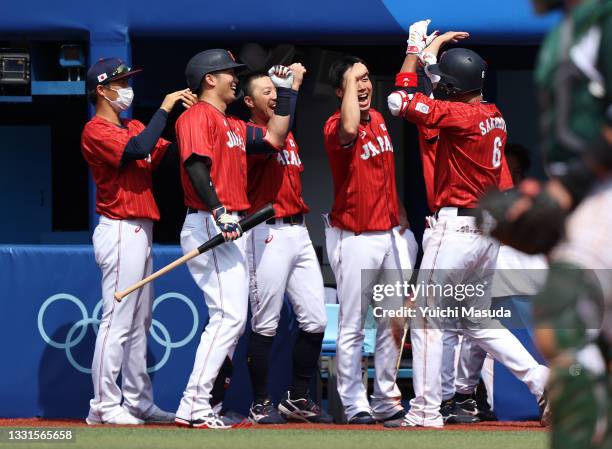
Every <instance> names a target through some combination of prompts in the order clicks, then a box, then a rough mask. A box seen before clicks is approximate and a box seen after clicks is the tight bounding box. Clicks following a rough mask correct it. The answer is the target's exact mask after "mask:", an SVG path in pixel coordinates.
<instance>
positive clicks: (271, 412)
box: [249, 399, 287, 424]
mask: <svg viewBox="0 0 612 449" xmlns="http://www.w3.org/2000/svg"><path fill="white" fill-rule="evenodd" d="M249 421H251V422H252V423H253V424H287V420H286V419H285V418H284V417H283V416H282V415H281V414H280V413H279V412H278V410H277V409H276V407H275V406H274V404H273V403H272V401H270V399H266V400H265V401H264V402H260V403H255V402H254V403H253V404H251V408H250V409H249Z"/></svg>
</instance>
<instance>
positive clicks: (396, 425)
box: [383, 413, 418, 429]
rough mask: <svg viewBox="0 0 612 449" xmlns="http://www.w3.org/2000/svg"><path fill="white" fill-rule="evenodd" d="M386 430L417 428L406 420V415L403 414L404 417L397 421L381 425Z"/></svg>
mask: <svg viewBox="0 0 612 449" xmlns="http://www.w3.org/2000/svg"><path fill="white" fill-rule="evenodd" d="M383 426H385V427H386V428H387V429H400V428H403V427H418V425H417V424H415V423H413V422H412V421H410V419H408V415H407V414H406V413H404V416H402V417H400V418H397V419H390V420H387V421H385V422H384V423H383Z"/></svg>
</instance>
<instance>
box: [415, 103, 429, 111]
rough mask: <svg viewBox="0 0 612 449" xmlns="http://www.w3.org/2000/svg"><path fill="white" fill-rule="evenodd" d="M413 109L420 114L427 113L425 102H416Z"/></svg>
mask: <svg viewBox="0 0 612 449" xmlns="http://www.w3.org/2000/svg"><path fill="white" fill-rule="evenodd" d="M414 109H415V111H418V112H420V113H421V114H429V106H427V105H426V104H425V103H417V105H416V107H415V108H414Z"/></svg>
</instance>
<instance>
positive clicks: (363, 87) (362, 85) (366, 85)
mask: <svg viewBox="0 0 612 449" xmlns="http://www.w3.org/2000/svg"><path fill="white" fill-rule="evenodd" d="M357 99H358V100H359V110H360V111H367V110H368V109H370V105H371V104H372V81H370V73H369V72H368V73H366V74H365V75H364V76H363V77H362V78H361V79H359V80H358V81H357Z"/></svg>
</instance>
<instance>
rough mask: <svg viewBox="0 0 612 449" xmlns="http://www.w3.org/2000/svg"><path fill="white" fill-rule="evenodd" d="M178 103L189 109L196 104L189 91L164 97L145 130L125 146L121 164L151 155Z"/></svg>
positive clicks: (185, 90) (195, 99)
mask: <svg viewBox="0 0 612 449" xmlns="http://www.w3.org/2000/svg"><path fill="white" fill-rule="evenodd" d="M179 101H181V102H182V104H183V106H185V108H189V107H191V106H192V105H193V104H195V103H196V102H197V98H196V96H195V95H193V94H192V93H191V91H190V90H189V89H183V90H179V91H177V92H172V93H170V94H168V95H166V97H165V98H164V101H163V102H162V104H161V106H160V107H159V109H158V110H157V111H156V112H155V114H153V117H151V120H150V121H149V124H148V125H147V126H146V128H145V129H143V130H142V131H141V132H140V134H138V135H137V136H134V137H132V138H131V139H130V140H129V141H128V143H127V144H126V146H125V149H124V152H123V158H122V161H123V162H127V161H133V160H139V159H145V158H147V157H148V156H149V155H150V154H151V153H152V151H153V149H154V148H155V147H156V144H157V143H158V141H159V139H160V137H161V134H162V132H163V131H164V128H165V127H166V122H167V120H168V114H169V113H170V111H172V109H173V108H174V106H175V105H176V104H177V103H178V102H179Z"/></svg>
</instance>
